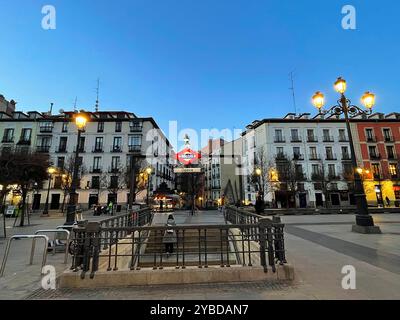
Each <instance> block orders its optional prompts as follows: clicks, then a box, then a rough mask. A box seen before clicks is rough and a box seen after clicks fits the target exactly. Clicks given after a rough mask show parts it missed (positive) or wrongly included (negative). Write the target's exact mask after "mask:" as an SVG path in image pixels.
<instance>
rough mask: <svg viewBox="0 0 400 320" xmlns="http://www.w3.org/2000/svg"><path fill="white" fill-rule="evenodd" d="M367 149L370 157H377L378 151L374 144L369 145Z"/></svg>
mask: <svg viewBox="0 0 400 320" xmlns="http://www.w3.org/2000/svg"><path fill="white" fill-rule="evenodd" d="M368 150H369V156H370V158H377V157H378V153H377V152H376V147H375V146H369V147H368Z"/></svg>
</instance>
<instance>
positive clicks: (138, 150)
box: [128, 145, 142, 153]
mask: <svg viewBox="0 0 400 320" xmlns="http://www.w3.org/2000/svg"><path fill="white" fill-rule="evenodd" d="M128 148H129V152H130V153H141V152H142V146H136V145H132V146H128Z"/></svg>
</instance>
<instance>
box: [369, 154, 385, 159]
mask: <svg viewBox="0 0 400 320" xmlns="http://www.w3.org/2000/svg"><path fill="white" fill-rule="evenodd" d="M369 158H370V159H371V160H380V159H382V157H381V155H380V154H379V153H371V154H370V155H369Z"/></svg>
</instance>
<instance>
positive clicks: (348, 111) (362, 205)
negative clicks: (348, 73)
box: [312, 78, 381, 233]
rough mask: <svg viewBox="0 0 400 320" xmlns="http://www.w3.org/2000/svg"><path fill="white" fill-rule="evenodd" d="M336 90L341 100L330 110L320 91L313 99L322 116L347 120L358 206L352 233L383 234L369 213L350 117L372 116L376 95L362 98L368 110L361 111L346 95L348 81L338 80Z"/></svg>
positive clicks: (367, 93) (368, 93) (367, 94)
mask: <svg viewBox="0 0 400 320" xmlns="http://www.w3.org/2000/svg"><path fill="white" fill-rule="evenodd" d="M334 88H335V90H336V91H337V92H338V93H340V99H339V100H338V102H337V105H335V106H333V107H331V108H330V109H328V110H323V109H322V108H323V106H324V104H325V97H324V95H323V94H322V93H321V92H319V91H318V92H317V93H316V94H315V95H314V96H313V97H312V102H313V104H314V106H315V107H316V108H317V109H318V110H319V113H320V114H322V115H326V114H332V115H337V116H340V115H341V114H343V115H344V118H345V120H346V127H347V134H348V136H349V141H350V150H351V161H352V165H353V168H354V191H355V194H354V196H355V200H356V205H357V215H356V224H355V225H353V228H352V231H353V232H358V233H381V230H380V228H379V227H378V226H375V224H374V220H373V218H372V217H371V215H370V214H369V211H368V203H367V198H366V196H365V192H364V186H363V183H362V181H361V175H360V173H359V170H357V159H356V153H355V149H354V141H353V135H352V132H351V127H350V118H349V117H350V116H352V117H353V116H357V115H368V114H371V113H372V107H373V106H374V104H375V95H374V94H372V93H371V92H366V93H365V94H364V95H363V96H362V98H361V102H362V103H363V105H364V106H365V108H366V109H361V108H360V107H358V106H355V105H352V104H351V101H350V100H349V99H347V98H346V96H345V95H344V93H345V92H346V89H347V83H346V80H344V79H342V78H338V79H337V80H336V82H335V84H334Z"/></svg>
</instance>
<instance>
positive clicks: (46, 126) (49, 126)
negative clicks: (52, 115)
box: [40, 122, 53, 133]
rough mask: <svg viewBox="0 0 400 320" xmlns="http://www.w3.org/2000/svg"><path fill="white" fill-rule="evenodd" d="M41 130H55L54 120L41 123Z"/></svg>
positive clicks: (43, 131) (48, 131) (46, 131)
mask: <svg viewBox="0 0 400 320" xmlns="http://www.w3.org/2000/svg"><path fill="white" fill-rule="evenodd" d="M40 132H41V133H50V132H53V123H52V122H42V123H41V124H40Z"/></svg>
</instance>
